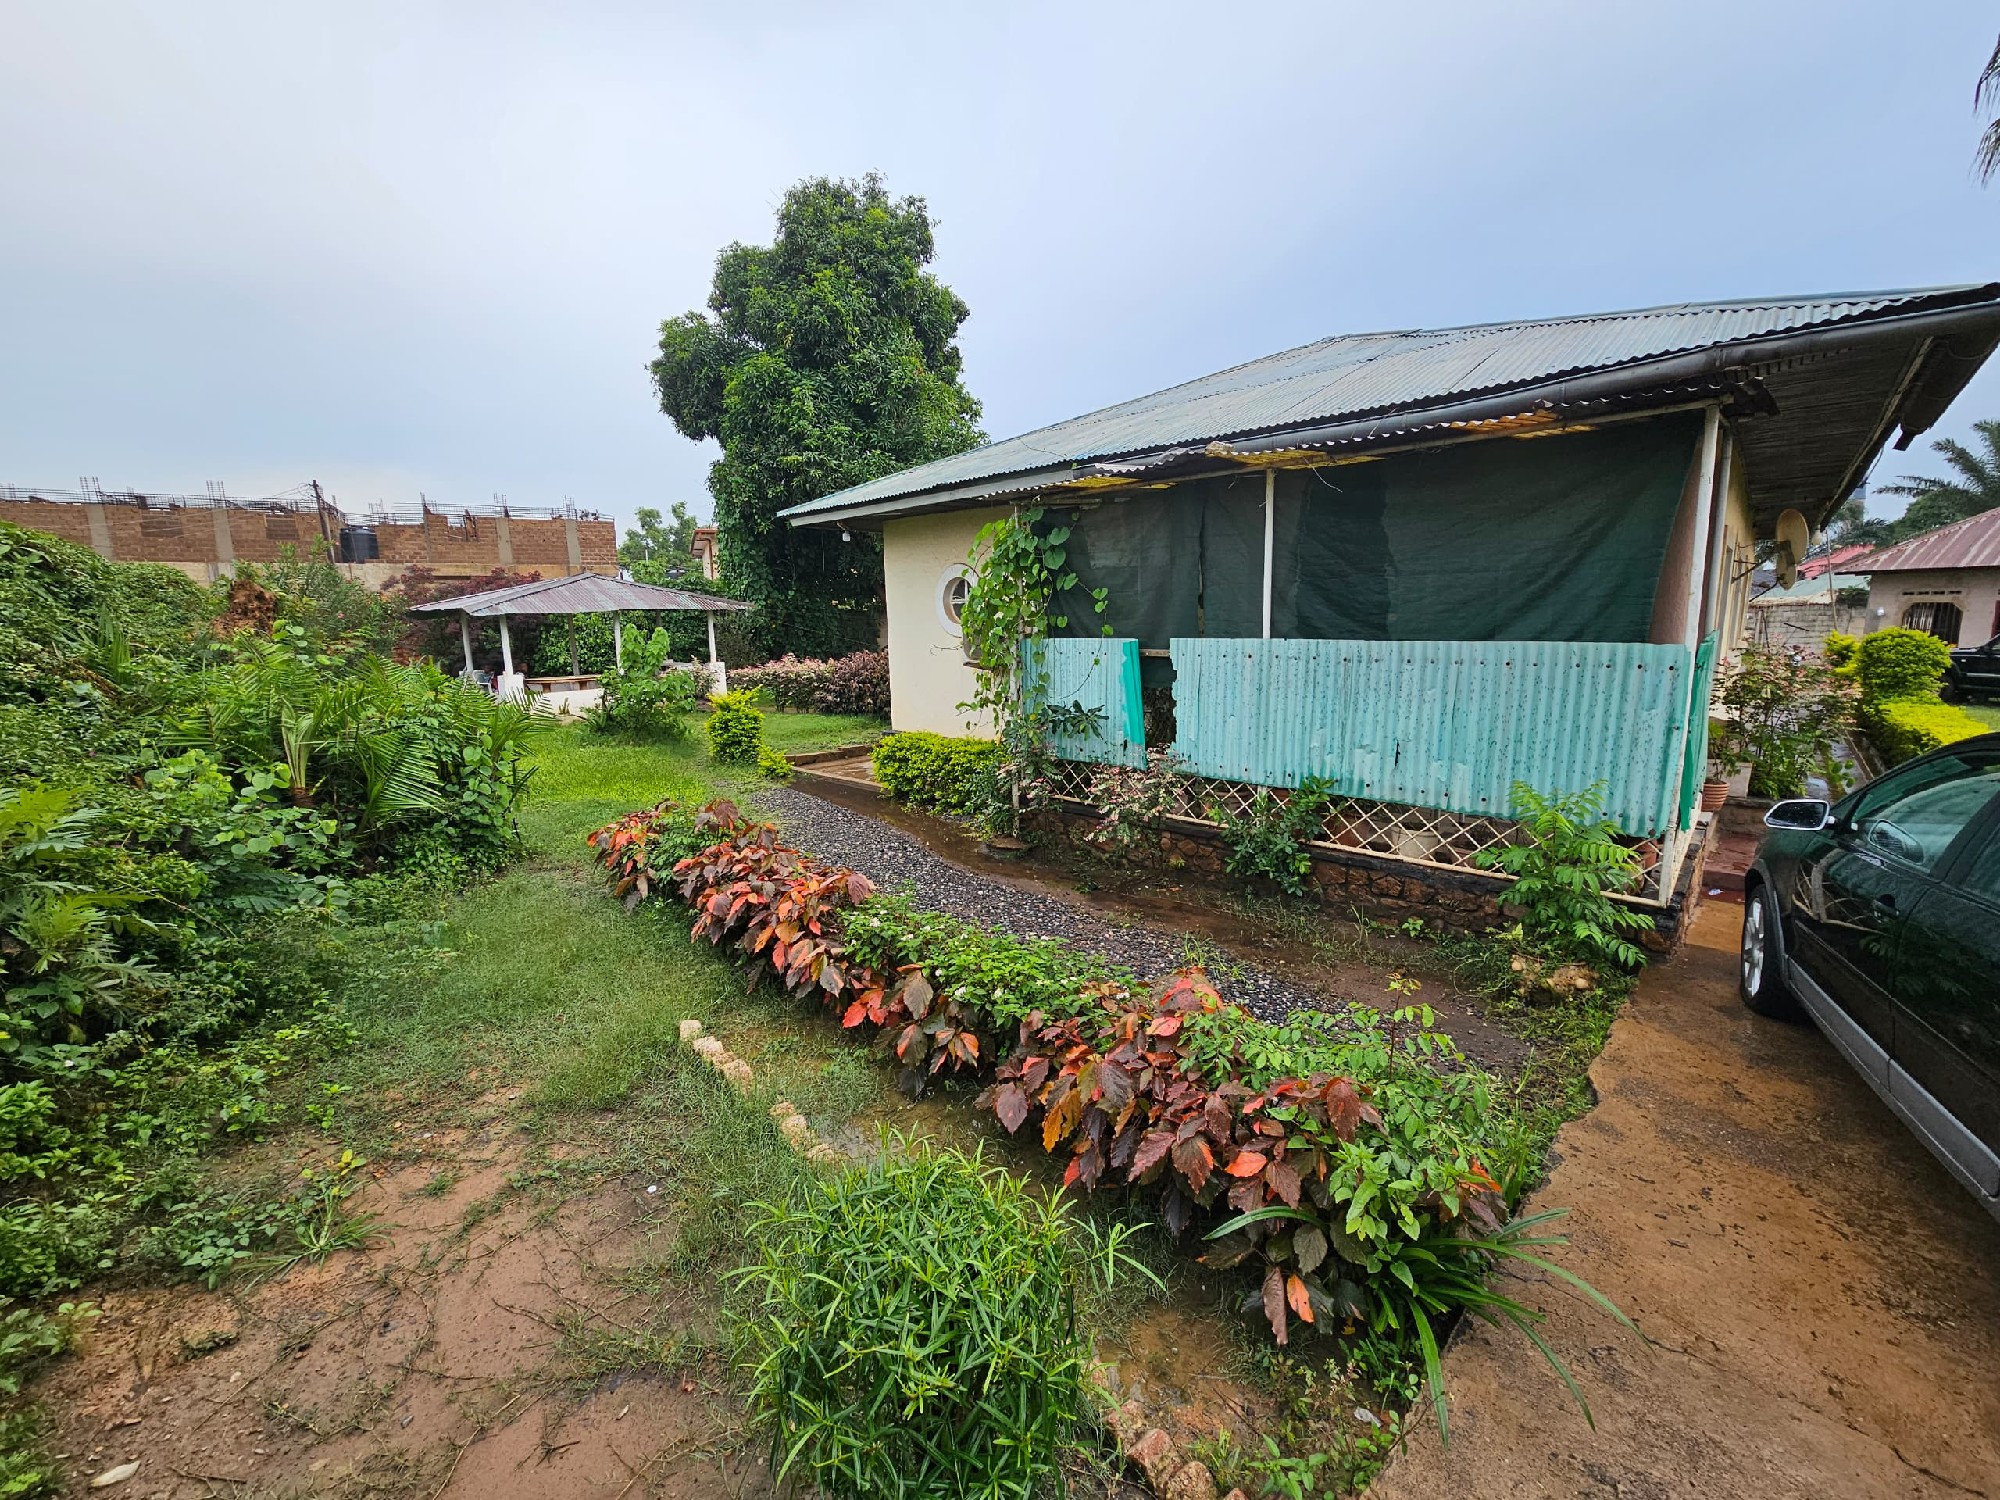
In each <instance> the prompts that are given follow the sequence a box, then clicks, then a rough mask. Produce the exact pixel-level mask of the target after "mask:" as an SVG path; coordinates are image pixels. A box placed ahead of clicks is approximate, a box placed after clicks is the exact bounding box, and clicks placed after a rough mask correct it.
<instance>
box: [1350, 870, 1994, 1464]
mask: <svg viewBox="0 0 2000 1500" xmlns="http://www.w3.org/2000/svg"><path fill="white" fill-rule="evenodd" d="M1740 912H1741V909H1740V908H1739V907H1735V906H1730V905H1725V904H1722V903H1720V902H1711V903H1710V904H1709V905H1708V907H1707V908H1706V909H1705V910H1703V912H1702V913H1701V914H1700V916H1699V917H1698V919H1697V921H1696V924H1695V928H1694V932H1693V935H1692V937H1691V939H1690V941H1689V944H1688V946H1687V948H1686V949H1685V950H1684V951H1683V952H1682V954H1681V955H1680V956H1679V957H1677V958H1675V959H1674V960H1673V961H1672V962H1670V963H1667V964H1665V965H1662V966H1661V967H1659V968H1657V969H1655V970H1653V971H1652V972H1650V973H1649V974H1648V975H1647V976H1646V978H1645V980H1644V981H1643V983H1642V984H1641V985H1640V988H1639V992H1638V994H1637V996H1636V997H1635V998H1634V1000H1633V1002H1632V1004H1631V1006H1630V1008H1629V1009H1628V1010H1627V1012H1626V1014H1625V1015H1624V1016H1623V1017H1621V1019H1620V1020H1619V1021H1618V1023H1617V1025H1616V1027H1614V1029H1613V1030H1612V1033H1611V1040H1610V1044H1609V1045H1608V1046H1607V1047H1606V1049H1605V1051H1604V1054H1603V1056H1602V1057H1601V1058H1600V1059H1599V1061H1598V1063H1597V1066H1596V1067H1595V1068H1594V1069H1593V1070H1592V1072H1591V1078H1592V1081H1593V1082H1594V1083H1595V1084H1596V1086H1597V1088H1598V1090H1599V1092H1600V1094H1601V1096H1602V1103H1601V1105H1600V1106H1599V1107H1598V1108H1597V1109H1595V1110H1593V1111H1591V1113H1590V1114H1588V1115H1586V1116H1585V1117H1584V1118H1582V1119H1580V1120H1577V1121H1575V1122H1574V1123H1572V1124H1571V1125H1569V1126H1568V1127H1566V1128H1565V1129H1564V1130H1563V1132H1562V1134H1561V1135H1560V1136H1559V1137H1558V1138H1557V1141H1556V1150H1557V1153H1558V1156H1559V1158H1560V1164H1559V1165H1558V1166H1557V1168H1556V1170H1555V1173H1554V1176H1553V1179H1552V1181H1551V1182H1550V1183H1549V1184H1548V1186H1547V1187H1546V1188H1545V1189H1544V1190H1543V1191H1542V1193H1541V1194H1540V1195H1539V1198H1538V1201H1539V1203H1540V1204H1542V1205H1551V1206H1552V1205H1566V1206H1568V1207H1570V1208H1571V1209H1573V1210H1574V1213H1573V1214H1572V1215H1571V1217H1570V1218H1569V1220H1567V1221H1566V1223H1567V1225H1568V1227H1569V1230H1570V1232H1571V1234H1572V1235H1573V1237H1574V1240H1575V1249H1574V1251H1572V1252H1571V1253H1570V1255H1569V1257H1568V1263H1569V1264H1570V1265H1572V1266H1573V1267H1575V1268H1576V1269H1577V1270H1578V1271H1579V1272H1581V1273H1582V1274H1583V1275H1584V1276H1585V1277H1587V1278H1588V1279H1590V1280H1591V1281H1592V1282H1593V1283H1594V1284H1596V1285H1597V1286H1598V1287H1600V1288H1602V1289H1603V1290H1604V1291H1605V1292H1606V1293H1608V1294H1609V1295H1610V1296H1611V1297H1612V1298H1613V1299H1614V1300H1616V1301H1617V1302H1618V1303H1619V1304H1620V1305H1621V1306H1622V1307H1624V1309H1625V1310H1626V1311H1627V1312H1628V1313H1630V1314H1631V1315H1632V1316H1633V1317H1634V1318H1635V1319H1636V1320H1637V1321H1638V1323H1639V1325H1640V1327H1642V1328H1643V1329H1644V1330H1645V1331H1646V1332H1647V1334H1649V1335H1650V1336H1651V1337H1652V1339H1653V1340H1655V1341H1656V1342H1655V1345H1654V1346H1653V1347H1651V1348H1647V1347H1644V1346H1643V1345H1641V1344H1640V1342H1639V1341H1638V1340H1636V1339H1634V1338H1632V1337H1631V1336H1630V1335H1627V1334H1624V1333H1622V1331H1620V1330H1618V1329H1617V1328H1615V1327H1614V1326H1613V1325H1612V1324H1610V1323H1609V1322H1608V1321H1606V1320H1605V1319H1604V1318H1602V1317H1601V1316H1599V1315H1597V1314H1595V1313H1593V1312H1591V1311H1590V1310H1589V1309H1588V1308H1587V1306H1586V1305H1585V1304H1583V1303H1582V1302H1581V1301H1580V1300H1578V1299H1576V1298H1575V1297H1574V1296H1572V1295H1569V1294H1567V1293H1565V1292H1563V1291H1560V1290H1558V1289H1557V1288H1556V1287H1554V1286H1553V1285H1551V1284H1546V1283H1542V1282H1525V1283H1517V1287H1518V1289H1519V1290H1520V1291H1521V1292H1522V1293H1523V1294H1524V1300H1527V1301H1528V1302H1530V1303H1531V1304H1534V1305H1537V1306H1540V1307H1543V1308H1546V1309H1547V1310H1548V1312H1549V1321H1548V1323H1547V1324H1546V1325H1545V1330H1546V1332H1547V1334H1548V1337H1549V1342H1550V1343H1551V1344H1552V1345H1553V1346H1554V1347H1555V1348H1556V1349H1557V1350H1558V1352H1560V1353H1561V1354H1562V1356H1563V1357H1564V1359H1565V1360H1566V1361H1567V1362H1568V1363H1569V1365H1570V1367H1571V1369H1572V1370H1574V1371H1575V1373H1576V1377H1577V1381H1578V1384H1579V1385H1580V1386H1581V1387H1582V1389H1583V1391H1584V1393H1585V1395H1586V1396H1587V1398H1588V1399H1589V1401H1590V1404H1591V1408H1592V1410H1593V1412H1594V1414H1595V1416H1596V1420H1597V1427H1596V1430H1595V1431H1594V1432H1593V1431H1592V1430H1591V1429H1590V1428H1589V1427H1587V1426H1586V1425H1585V1423H1584V1421H1583V1419H1582V1417H1581V1416H1579V1415H1578V1413H1577V1411H1576V1408H1575V1406H1574V1405H1573V1404H1572V1403H1571V1402H1570V1400H1569V1398H1568V1396H1567V1394H1566V1393H1565V1392H1564V1391H1563V1389H1562V1387H1561V1385H1560V1384H1559V1383H1558V1382H1557V1380H1556V1379H1555V1377H1554V1376H1553V1375H1552V1374H1551V1373H1550V1372H1549V1371H1548V1369H1547V1368H1546V1367H1545V1366H1544V1365H1542V1363H1541V1361H1540V1359H1539V1357H1538V1356H1537V1355H1536V1354H1535V1353H1534V1351H1533V1350H1532V1349H1531V1348H1529V1346H1528V1345H1527V1344H1526V1342H1525V1341H1523V1340H1521V1339H1519V1338H1518V1337H1516V1336H1513V1335H1511V1334H1509V1335H1505V1336H1502V1335H1498V1334H1495V1333H1493V1332H1491V1331H1490V1330H1488V1329H1486V1328H1484V1327H1483V1325H1473V1326H1472V1327H1470V1328H1468V1329H1464V1330H1461V1333H1460V1336H1459V1338H1458V1339H1457V1340H1456V1341H1455V1342H1454V1344H1453V1345H1452V1347H1451V1349H1450V1351H1449V1352H1448V1354H1447V1356H1446V1360H1445V1374H1446V1380H1447V1387H1448V1389H1449V1391H1450V1393H1451V1398H1452V1419H1451V1420H1452V1442H1451V1446H1450V1448H1449V1449H1448V1450H1443V1451H1441V1450H1440V1449H1439V1447H1438V1443H1437V1433H1436V1429H1435V1427H1434V1426H1431V1427H1429V1428H1427V1430H1426V1432H1425V1433H1424V1434H1423V1435H1422V1436H1421V1437H1419V1438H1413V1439H1412V1444H1411V1447H1410V1449H1409V1451H1407V1452H1406V1453H1405V1454H1404V1455H1402V1456H1401V1457H1400V1458H1399V1459H1398V1460H1397V1461H1396V1462H1395V1463H1393V1464H1392V1465H1391V1466H1390V1468H1389V1469H1388V1471H1387V1472H1386V1473H1385V1474H1384V1475H1383V1477H1382V1478H1381V1479H1380V1480H1379V1481H1378V1482H1377V1484H1376V1486H1375V1488H1374V1490H1373V1491H1372V1493H1373V1494H1374V1495H1375V1496H1376V1497H1378V1500H1420V1497H1421V1500H1434V1497H1437V1496H1442V1495H1450V1496H1454V1497H1499V1496H1508V1497H1515V1496H1523V1497H1525V1496H1561V1497H1563V1500H1571V1497H1590V1500H1596V1497H1605V1500H1610V1497H1618V1500H1665V1497H1670V1496H1683V1495H1687V1496H1694V1495H1699V1496H1702V1497H1704V1500H1724V1497H1735V1496H1744V1497H1751V1496H1754V1497H1757V1500H1789V1497H1794V1496H1797V1497H1811V1500H1847V1497H1861V1496H1870V1497H1875V1496H1880V1497H1892V1496H1893V1497H1924V1500H1928V1497H1938V1500H1944V1497H1948V1496H1964V1495H1982V1496H2000V1225H1996V1224H1995V1223H1994V1222H1993V1220H1992V1219H1990V1218H1988V1217H1987V1215H1986V1214H1985V1213H1984V1212H1983V1211H1981V1210H1980V1209H1979V1208H1977V1207H1976V1206H1975V1205H1974V1204H1973V1202H1972V1200H1971V1199H1970V1198H1969V1197H1968V1196H1967V1195H1966V1194H1965V1193H1964V1192H1963V1191H1962V1190H1961V1189H1959V1188H1958V1187H1957V1186H1956V1185H1955V1184H1954V1183H1953V1182H1952V1181H1951V1180H1950V1179H1949V1178H1947V1177H1946V1176H1945V1174H1944V1172H1943V1170H1942V1169H1941V1168H1939V1167H1938V1166H1936V1165H1935V1164H1934V1163H1933V1162H1932V1160H1931V1158H1930V1157H1929V1156H1928V1155H1927V1154H1926V1153H1925V1152H1924V1151H1923V1149H1922V1148H1921V1147H1920V1146H1918V1145H1917V1143H1916V1141H1915V1140H1914V1139H1913V1138H1912V1137H1911V1136H1910V1135H1909V1133H1908V1132H1907V1131H1906V1130H1904V1128H1903V1127H1902V1126H1901V1125H1900V1124H1899V1123H1898V1122H1897V1121H1896V1119H1895V1118H1894V1117H1893V1116H1892V1115H1890V1113H1889V1112H1888V1111H1887V1110H1886V1109H1885V1108H1883V1107H1882V1105H1881V1104H1880V1103H1879V1102H1878V1101H1877V1100H1876V1098H1875V1096H1874V1095H1873V1094H1872V1093H1870V1092H1869V1090H1868V1088H1867V1086H1866V1085H1865V1084H1863V1083H1862V1082H1861V1081H1860V1079H1859V1078H1857V1077H1856V1076H1855V1075H1854V1073H1853V1072H1852V1071H1850V1070H1849V1068H1848V1067H1847V1065H1846V1064H1845V1063H1844V1062H1842V1061H1841V1059H1840V1058H1839V1057H1838V1056H1837V1055H1836V1054H1835V1053H1834V1051H1833V1048H1832V1047H1831V1046H1829V1045H1828V1044H1827V1042H1826V1041H1825V1039H1824V1038H1822V1037H1821V1036H1820V1035H1819V1033H1818V1032H1817V1031H1815V1030H1813V1029H1811V1028H1810V1027H1802V1026H1789V1025H1783V1024H1778V1023H1773V1022H1769V1021H1764V1020H1760V1019H1758V1018H1757V1017H1755V1016H1752V1015H1751V1014H1750V1013H1749V1012H1748V1011H1746V1010H1745V1009H1744V1008H1743V1007H1742V1006H1741V1005H1740V1004H1739V1003H1738V1002H1737V999H1736V995H1735V989H1734V983H1735V975H1734V960H1735V943H1736V935H1737V925H1738V923H1739V921H1740Z"/></svg>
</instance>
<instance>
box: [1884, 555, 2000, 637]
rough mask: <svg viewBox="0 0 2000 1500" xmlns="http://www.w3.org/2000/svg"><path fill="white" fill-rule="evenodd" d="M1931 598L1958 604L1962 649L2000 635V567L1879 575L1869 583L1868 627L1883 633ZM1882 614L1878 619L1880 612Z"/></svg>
mask: <svg viewBox="0 0 2000 1500" xmlns="http://www.w3.org/2000/svg"><path fill="white" fill-rule="evenodd" d="M1927 599H1934V600H1937V601H1938V602H1939V603H1941V604H1956V605H1957V606H1958V607H1959V610H1960V613H1961V614H1962V616H1963V619H1962V620H1961V621H1960V624H1959V628H1958V640H1957V641H1956V642H1955V643H1954V644H1956V645H1960V646H1983V645H1985V644H1986V643H1987V642H1988V641H1990V640H1992V639H1993V637H1994V635H1995V634H2000V631H1996V630H1995V628H1994V625H1995V621H1996V620H2000V568H1940V569H1936V570H1934V571H1931V572H1916V571H1911V572H1906V573H1877V574H1876V575H1875V576H1874V577H1873V578H1871V579H1870V580H1869V581H1868V628H1869V629H1870V630H1871V631H1874V630H1881V629H1884V628H1885V627H1887V626H1890V625H1900V624H1902V623H1903V615H1904V613H1905V612H1906V611H1907V610H1908V609H1909V607H1910V606H1911V605H1912V604H1917V603H1920V602H1922V601H1924V600H1927ZM1878 609H1879V610H1881V611H1882V614H1881V616H1880V617H1879V618H1878V617H1877V616H1876V614H1875V611H1876V610H1878Z"/></svg>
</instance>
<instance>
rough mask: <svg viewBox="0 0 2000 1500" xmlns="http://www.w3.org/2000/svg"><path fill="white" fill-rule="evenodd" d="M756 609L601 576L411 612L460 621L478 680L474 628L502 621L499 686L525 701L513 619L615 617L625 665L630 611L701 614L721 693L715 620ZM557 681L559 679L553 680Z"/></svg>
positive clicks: (616, 642) (544, 582)
mask: <svg viewBox="0 0 2000 1500" xmlns="http://www.w3.org/2000/svg"><path fill="white" fill-rule="evenodd" d="M749 608H750V606H749V605H747V604H745V603H744V602H743V601H742V600H740V599H723V598H719V597H717V596H716V595H714V594H696V593H692V592H690V591H689V590H687V589H672V588H661V587H659V586H658V585H656V584H650V583H632V582H630V581H628V580H626V579H623V578H606V577H605V576H604V575H603V574H601V573H571V574H569V575H568V576H566V577H563V578H542V579H537V580H536V581H535V582H533V583H516V584H510V585H509V586H508V587H506V588H504V589H488V590H486V591H485V592H484V593H479V594H466V595H463V596H462V597H460V598H457V599H439V600H437V601H436V602H434V603H431V604H417V605H413V606H411V609H410V613H412V614H421V615H457V616H458V630H459V640H460V641H461V642H462V643H463V645H464V647H465V671H466V675H467V676H470V675H471V674H472V670H473V668H472V622H473V621H474V620H485V619H497V620H498V621H499V622H500V662H501V667H502V672H501V676H500V680H499V681H498V682H496V683H495V684H494V685H493V690H494V694H495V696H497V697H501V698H525V697H526V696H527V689H528V684H527V679H526V677H524V676H523V675H522V674H520V673H518V672H516V671H515V670H514V642H513V640H512V638H511V637H510V636H509V635H508V632H507V620H508V617H509V616H511V615H568V616H571V617H572V618H573V617H575V616H577V615H610V616H611V650H612V658H613V660H614V661H615V662H616V663H617V664H618V665H619V666H621V667H622V666H623V665H624V664H625V634H624V628H623V624H622V621H621V619H620V616H621V615H622V614H623V612H624V611H626V610H628V609H629V610H647V611H651V612H655V613H659V612H665V611H694V610H699V611H700V612H701V613H702V614H704V615H706V616H707V617H708V663H709V668H710V670H711V671H713V672H714V674H715V688H716V691H718V692H725V691H727V690H728V687H729V676H728V671H727V669H726V668H724V666H723V665H722V658H721V657H720V656H719V655H718V654H717V653H716V649H715V617H716V616H717V615H718V614H723V613H727V612H731V611H737V612H740V611H743V610H747V609H749ZM569 664H570V671H571V675H570V677H568V678H564V679H559V680H562V681H570V682H574V683H576V684H577V686H579V687H581V686H583V685H584V676H583V674H581V673H579V672H577V671H576V666H577V661H576V638H575V636H574V635H572V636H571V637H570V663H569ZM552 680H556V679H552Z"/></svg>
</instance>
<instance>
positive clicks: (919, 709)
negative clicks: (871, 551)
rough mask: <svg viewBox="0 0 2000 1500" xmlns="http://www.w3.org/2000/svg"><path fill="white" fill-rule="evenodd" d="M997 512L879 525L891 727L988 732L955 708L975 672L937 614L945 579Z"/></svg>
mask: <svg viewBox="0 0 2000 1500" xmlns="http://www.w3.org/2000/svg"><path fill="white" fill-rule="evenodd" d="M1006 514H1007V512H1006V510H1005V509H1004V508H995V509H989V510H959V511H947V512H945V513H944V514H942V515H934V516H911V517H909V518H907V519H905V520H895V521H889V522H886V523H885V524H884V525H883V528H882V568H883V575H884V583H885V586H886V589H887V594H888V601H889V720H890V723H891V724H893V725H894V726H895V727H896V728H897V729H929V730H934V731H935V732H937V733H938V734H991V733H992V732H993V726H992V725H991V723H989V722H988V721H987V720H986V719H985V718H984V717H983V716H982V717H980V718H976V719H975V718H972V717H970V716H968V715H967V714H965V713H963V712H961V711H960V709H959V707H958V705H959V704H961V703H964V702H967V701H969V700H970V699H971V697H972V694H973V691H974V689H975V688H976V687H977V686H978V683H977V674H976V673H974V671H973V670H972V668H971V667H970V666H968V665H967V664H966V661H965V653H964V650H963V647H962V646H961V644H960V638H959V634H958V630H957V628H956V627H955V626H954V625H953V624H952V623H951V622H950V620H949V619H948V617H947V616H946V613H945V608H944V588H945V583H946V580H947V579H948V578H950V577H951V576H952V575H953V574H954V573H957V572H961V571H963V570H964V568H965V566H966V559H967V557H968V555H969V554H970V553H971V551H972V543H973V539H974V538H975V537H977V536H978V535H979V528H980V527H982V526H984V525H985V524H986V523H987V522H988V521H994V520H998V519H999V518H1000V517H1002V516H1004V515H1006Z"/></svg>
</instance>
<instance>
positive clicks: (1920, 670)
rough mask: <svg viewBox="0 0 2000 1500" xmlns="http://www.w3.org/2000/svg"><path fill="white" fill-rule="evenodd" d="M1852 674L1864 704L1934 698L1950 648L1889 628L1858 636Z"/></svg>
mask: <svg viewBox="0 0 2000 1500" xmlns="http://www.w3.org/2000/svg"><path fill="white" fill-rule="evenodd" d="M1854 660H1855V673H1856V676H1857V677H1858V678H1859V679H1860V682H1861V696H1862V697H1863V698H1865V699H1866V700H1867V701H1868V702H1870V703H1871V704H1872V703H1886V702H1888V701H1889V700H1890V699H1893V698H1935V697H1936V696H1937V692H1938V685H1939V684H1940V683H1942V682H1943V681H1944V673H1945V668H1946V667H1949V666H1950V665H1951V647H1949V646H1947V645H1946V644H1945V643H1944V642H1943V641H1941V640H1939V639H1938V638H1937V637H1936V636H1934V635H1931V634H1930V633H1929V632H1927V631H1922V630H1905V629H1903V628H1902V627H1900V626H1892V627H1890V628H1889V629H1887V630H1878V631H1876V632H1875V633H1874V634H1873V635H1869V636H1864V637H1862V640H1861V644H1860V646H1859V647H1858V648H1857V649H1856V652H1855V658H1854Z"/></svg>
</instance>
